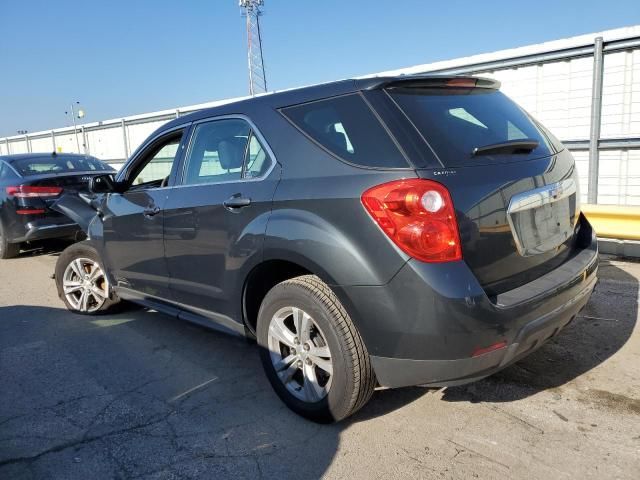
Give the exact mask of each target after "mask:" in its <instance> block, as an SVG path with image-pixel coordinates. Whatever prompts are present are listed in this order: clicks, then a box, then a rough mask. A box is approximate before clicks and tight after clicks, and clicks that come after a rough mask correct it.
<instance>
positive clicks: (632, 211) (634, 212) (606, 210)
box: [582, 205, 640, 240]
mask: <svg viewBox="0 0 640 480" xmlns="http://www.w3.org/2000/svg"><path fill="white" fill-rule="evenodd" d="M582 212H583V213H584V214H585V216H586V217H587V219H588V220H589V222H590V223H591V225H593V228H595V230H596V234H597V235H598V237H602V238H616V239H619V240H640V207H617V206H614V205H582Z"/></svg>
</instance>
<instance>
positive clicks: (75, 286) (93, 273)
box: [62, 258, 109, 313]
mask: <svg viewBox="0 0 640 480" xmlns="http://www.w3.org/2000/svg"><path fill="white" fill-rule="evenodd" d="M62 289H63V292H64V296H65V297H66V299H67V301H68V302H69V304H70V305H71V306H72V307H73V308H74V309H75V310H78V311H80V312H87V313H91V312H95V311H97V310H99V309H100V307H102V305H103V304H104V302H105V301H106V300H107V298H108V297H109V284H108V282H107V277H106V276H105V274H104V272H103V271H102V268H101V267H100V265H99V264H98V262H96V261H95V260H91V259H90V258H76V259H74V260H72V261H71V262H70V263H69V265H67V268H66V269H65V271H64V276H63V279H62Z"/></svg>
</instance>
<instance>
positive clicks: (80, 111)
mask: <svg viewBox="0 0 640 480" xmlns="http://www.w3.org/2000/svg"><path fill="white" fill-rule="evenodd" d="M76 105H80V102H76ZM64 113H65V114H69V112H64ZM83 117H84V110H83V109H82V108H78V118H83ZM71 119H72V120H73V133H74V135H75V136H76V147H77V149H78V153H80V141H79V140H78V129H77V127H76V111H75V109H74V108H73V102H71Z"/></svg>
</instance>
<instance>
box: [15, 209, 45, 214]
mask: <svg viewBox="0 0 640 480" xmlns="http://www.w3.org/2000/svg"><path fill="white" fill-rule="evenodd" d="M44 212H45V210H44V208H22V209H20V210H16V213H17V214H18V215H40V214H42V213H44Z"/></svg>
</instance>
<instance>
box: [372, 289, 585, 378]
mask: <svg viewBox="0 0 640 480" xmlns="http://www.w3.org/2000/svg"><path fill="white" fill-rule="evenodd" d="M595 283H596V279H595V278H592V279H591V280H590V282H589V284H588V285H586V286H585V288H584V289H583V290H582V291H581V292H580V293H579V295H578V296H577V297H576V298H574V299H572V300H571V301H569V302H567V304H565V305H563V306H562V308H560V309H556V310H554V311H552V312H549V313H548V314H546V315H544V316H542V317H540V318H538V319H536V320H534V321H532V322H529V323H528V324H526V325H525V326H524V327H522V328H521V329H520V330H519V331H518V332H517V333H516V335H515V337H514V339H513V341H512V342H511V343H510V344H508V345H507V346H506V347H504V348H501V349H499V350H495V351H492V352H489V353H485V354H483V355H479V356H477V357H468V358H461V359H457V360H411V359H401V358H388V357H378V356H375V355H374V356H372V357H371V362H372V365H373V368H374V370H375V372H376V375H377V378H378V383H380V385H382V386H385V387H391V388H395V387H406V386H410V385H425V386H433V387H442V386H453V385H462V384H465V383H469V382H473V381H476V380H479V379H481V378H484V377H487V376H489V375H492V374H493V373H495V372H497V371H499V370H501V369H503V368H505V367H506V366H508V365H510V364H512V363H514V362H516V361H518V360H519V359H521V358H522V357H524V356H526V355H528V354H530V353H532V352H533V351H535V350H536V349H538V348H539V347H541V346H542V345H544V343H545V342H546V341H547V340H549V339H551V338H553V337H555V336H556V335H557V334H558V333H560V331H561V330H562V329H563V328H564V327H565V326H566V325H568V324H569V323H571V321H572V320H573V319H574V318H575V316H576V315H577V314H578V312H579V311H580V310H581V309H582V308H583V307H584V306H585V305H586V303H587V302H588V300H589V297H590V296H591V292H592V291H593V288H594V286H595Z"/></svg>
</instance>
